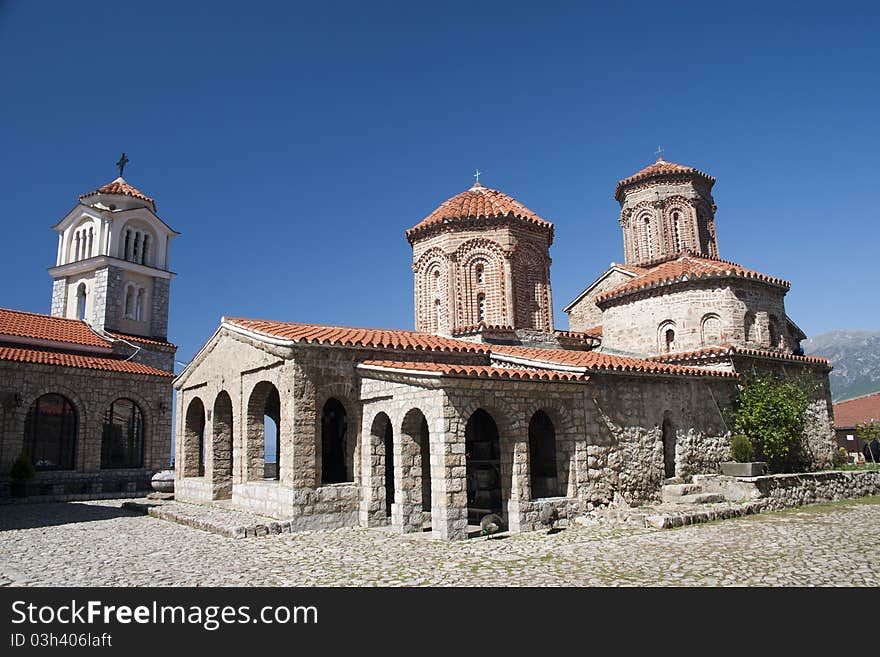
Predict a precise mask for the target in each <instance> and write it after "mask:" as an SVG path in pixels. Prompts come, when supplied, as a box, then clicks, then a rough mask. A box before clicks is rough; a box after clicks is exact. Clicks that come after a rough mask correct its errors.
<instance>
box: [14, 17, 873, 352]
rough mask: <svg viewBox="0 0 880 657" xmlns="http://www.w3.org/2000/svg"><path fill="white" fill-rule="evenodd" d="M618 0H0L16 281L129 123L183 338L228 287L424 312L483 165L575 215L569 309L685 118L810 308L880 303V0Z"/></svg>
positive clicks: (801, 305) (240, 302)
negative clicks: (635, 177)
mask: <svg viewBox="0 0 880 657" xmlns="http://www.w3.org/2000/svg"><path fill="white" fill-rule="evenodd" d="M612 4H615V3H607V2H603V3H582V2H570V3H553V2H543V3H535V2H533V3H523V4H518V3H515V2H503V3H494V2H468V3H417V2H409V3H403V2H398V3H390V2H371V3H342V2H321V3H298V2H297V3H294V2H287V3H270V2H257V3H249V4H242V3H224V2H212V3H185V2H179V1H178V2H173V3H172V2H160V1H151V2H149V3H119V2H113V3H111V2H90V1H87V0H77V2H75V3H74V2H60V1H59V2H41V1H39V0H33V1H28V2H25V1H22V0H19V1H11V2H10V1H7V2H0V60H2V61H3V62H4V64H5V65H4V66H3V67H0V76H2V88H3V91H4V102H3V103H2V104H0V124H2V126H3V129H2V148H0V157H2V172H3V173H2V176H0V192H2V196H3V199H4V200H5V204H6V207H7V217H6V219H5V220H4V222H3V228H4V237H5V239H4V240H3V244H4V245H5V248H4V254H3V257H2V258H0V277H2V280H3V281H5V283H4V285H3V287H2V292H0V306H3V307H11V308H19V309H24V310H32V311H36V312H48V311H49V301H50V287H51V286H50V280H49V277H48V275H47V274H46V271H45V270H46V267H48V266H50V265H52V264H54V258H55V249H56V239H55V234H54V233H53V232H52V231H51V230H50V226H51V225H52V224H53V223H54V222H55V221H56V220H57V219H58V218H60V217H61V216H62V215H63V214H65V213H66V212H67V211H68V210H69V209H70V208H71V207H72V206H73V205H74V204H75V202H76V198H77V195H79V194H81V193H84V192H87V191H90V190H92V189H95V188H96V187H98V186H100V185H102V184H104V183H106V182H108V181H109V180H111V179H113V178H114V177H115V176H116V174H117V172H116V169H115V167H114V163H115V162H116V160H117V158H118V157H119V154H120V152H122V151H125V152H126V153H127V154H128V156H129V158H130V159H131V163H130V164H129V165H128V168H127V169H126V172H125V174H126V179H127V180H128V181H129V182H130V183H131V184H133V185H135V186H136V187H138V188H139V189H141V190H142V191H144V192H145V193H147V194H149V195H150V196H153V197H154V198H155V199H156V201H157V205H158V212H159V215H160V216H161V217H162V218H163V219H164V220H165V221H166V222H167V223H169V224H170V225H171V226H172V227H174V228H175V229H177V230H178V231H180V232H181V233H182V235H181V236H180V237H178V238H177V239H176V240H175V243H174V245H173V247H172V253H171V257H172V269H173V270H174V271H176V272H177V273H178V277H177V278H176V279H175V280H174V282H173V283H172V311H171V320H170V333H169V337H170V339H171V340H172V341H174V342H177V343H178V344H179V345H180V349H179V352H178V358H179V359H180V360H181V361H187V360H189V358H191V357H192V355H193V354H194V353H195V352H196V351H197V350H198V348H199V347H200V346H201V344H202V343H203V342H204V341H205V340H206V339H207V338H208V337H209V336H210V334H211V333H212V331H213V330H214V329H215V328H216V326H217V323H218V321H219V318H220V317H221V316H222V315H224V314H226V315H232V316H236V315H237V316H252V317H264V318H272V319H283V320H292V321H312V322H323V323H338V324H345V325H355V326H377V327H390V328H395V327H397V328H411V327H412V321H413V320H412V314H413V310H412V273H411V270H410V261H411V251H410V247H409V245H408V244H407V242H406V240H405V238H404V235H403V233H404V230H405V229H407V228H408V227H410V226H412V225H414V224H415V223H417V222H418V221H419V220H421V219H422V218H423V217H424V216H425V215H427V214H428V213H430V212H431V211H432V210H433V209H434V208H435V207H436V206H437V205H438V204H439V203H441V202H442V201H443V200H445V199H446V198H448V197H449V196H452V195H454V194H456V193H458V192H460V191H462V190H464V189H466V188H467V187H468V186H469V185H470V184H471V182H472V178H471V173H472V172H473V170H474V168H476V167H479V168H480V169H481V170H482V171H483V172H484V175H483V177H482V182H483V183H484V184H485V185H487V186H489V187H494V188H497V189H500V190H502V191H504V192H506V193H508V194H510V195H512V196H514V197H515V198H517V199H518V200H519V201H521V202H523V203H524V204H526V205H527V206H529V207H530V208H531V209H533V210H534V211H536V212H537V213H538V214H539V215H541V216H542V217H544V218H546V219H548V220H550V221H553V222H554V223H555V225H556V242H555V244H554V245H553V247H552V251H551V255H552V257H553V265H552V269H551V275H552V282H553V295H554V305H555V318H556V324H557V327H558V328H567V325H568V324H567V319H566V317H565V314H564V313H563V312H562V308H563V307H564V306H565V305H566V304H567V303H568V302H569V301H570V300H571V299H572V298H573V297H574V296H576V295H577V294H578V293H579V292H580V291H581V290H582V289H583V288H584V287H585V286H586V285H587V284H588V283H590V282H591V281H592V280H593V279H594V278H595V276H596V275H598V274H599V273H601V271H603V269H604V268H605V267H607V265H608V264H609V262H611V261H615V260H622V258H623V255H622V241H621V235H620V231H619V227H618V224H617V213H618V209H619V208H618V206H617V204H616V202H615V201H614V199H613V190H614V186H615V183H616V181H617V180H618V179H620V178H623V177H625V176H627V175H630V174H632V173H634V172H635V171H637V170H638V169H640V168H642V167H643V166H645V165H647V164H649V163H650V162H652V161H653V159H654V151H655V150H656V148H657V145H658V144H662V146H663V148H664V156H665V157H666V159H668V160H670V161H674V162H679V163H682V164H687V165H692V166H696V167H698V168H700V169H702V170H704V171H707V172H708V173H710V174H712V175H714V176H716V177H717V178H718V182H717V183H716V185H715V190H714V194H715V200H716V203H717V204H718V213H717V217H716V218H717V225H718V239H719V247H720V251H721V255H722V257H724V258H726V259H730V260H735V261H737V262H739V263H741V264H743V265H745V266H747V267H751V268H755V269H759V270H761V271H764V272H767V273H769V274H774V275H778V276H782V277H784V278H787V279H789V280H791V281H793V283H794V285H793V288H792V290H791V292H790V293H789V295H788V297H787V307H788V312H789V315H790V316H791V317H792V318H793V319H794V320H795V322H797V323H798V324H799V325H800V326H801V327H802V328H803V329H804V330H805V331H806V332H807V333H808V334H815V333H820V332H823V331H827V330H830V329H834V328H862V329H877V328H880V304H877V297H878V295H877V269H878V258H877V248H878V238H880V221H878V219H880V216H878V210H877V204H876V200H875V199H874V196H875V195H876V193H877V190H878V183H877V174H876V171H877V166H876V162H877V160H878V158H880V128H878V123H880V122H878V116H880V74H878V70H880V39H878V38H877V34H878V33H880V9H878V8H877V6H876V4H873V5H872V4H871V3H862V4H853V3H844V2H837V3H831V4H829V3H821V4H820V3H816V4H811V3H757V2H755V3H752V2H739V3H736V4H735V5H734V4H731V5H729V6H728V5H726V4H724V3H706V2H699V3H675V2H672V3H656V2H651V3H644V4H640V3H626V4H625V5H624V4H623V3H621V6H620V8H616V7H612V6H611V5H612ZM243 8H244V9H246V11H247V13H242V10H243Z"/></svg>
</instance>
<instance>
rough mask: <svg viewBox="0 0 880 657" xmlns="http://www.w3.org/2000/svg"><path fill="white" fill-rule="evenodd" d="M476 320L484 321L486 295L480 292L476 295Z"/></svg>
mask: <svg viewBox="0 0 880 657" xmlns="http://www.w3.org/2000/svg"><path fill="white" fill-rule="evenodd" d="M477 321H478V322H485V321H486V295H485V294H482V293H480V294H478V295H477Z"/></svg>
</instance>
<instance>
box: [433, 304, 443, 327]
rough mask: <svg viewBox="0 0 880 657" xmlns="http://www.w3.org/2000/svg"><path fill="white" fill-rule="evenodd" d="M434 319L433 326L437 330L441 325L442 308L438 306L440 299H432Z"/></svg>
mask: <svg viewBox="0 0 880 657" xmlns="http://www.w3.org/2000/svg"><path fill="white" fill-rule="evenodd" d="M434 321H435V326H434V328H435V330H436V331H438V332H439V331H440V327H441V326H442V325H443V310H442V308H441V306H440V299H437V300H435V301H434Z"/></svg>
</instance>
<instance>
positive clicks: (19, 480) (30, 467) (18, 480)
mask: <svg viewBox="0 0 880 657" xmlns="http://www.w3.org/2000/svg"><path fill="white" fill-rule="evenodd" d="M35 474H36V470H35V469H34V463H33V461H31V457H30V456H28V455H27V454H26V453H25V452H22V453H21V454H19V455H18V457H17V458H16V459H15V461H14V462H13V463H12V468H10V470H9V478H10V479H12V494H13V496H15V497H24V496H25V494H26V493H27V482H28V481H30V480H31V479H33V478H34V475H35Z"/></svg>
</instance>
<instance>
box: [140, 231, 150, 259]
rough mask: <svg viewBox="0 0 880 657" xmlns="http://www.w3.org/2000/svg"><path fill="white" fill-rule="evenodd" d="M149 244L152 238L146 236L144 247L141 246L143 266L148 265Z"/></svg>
mask: <svg viewBox="0 0 880 657" xmlns="http://www.w3.org/2000/svg"><path fill="white" fill-rule="evenodd" d="M149 242H150V236H149V235H144V242H143V245H142V246H141V264H142V265H145V264H147V254H148V245H149Z"/></svg>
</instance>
